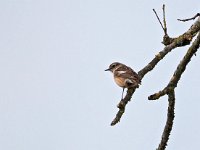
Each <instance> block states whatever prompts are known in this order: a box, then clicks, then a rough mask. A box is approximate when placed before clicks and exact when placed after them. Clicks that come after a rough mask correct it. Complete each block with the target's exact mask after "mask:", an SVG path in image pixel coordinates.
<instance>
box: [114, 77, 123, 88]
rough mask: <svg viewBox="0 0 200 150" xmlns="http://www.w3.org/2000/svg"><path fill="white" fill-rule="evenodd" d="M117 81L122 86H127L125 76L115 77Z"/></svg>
mask: <svg viewBox="0 0 200 150" xmlns="http://www.w3.org/2000/svg"><path fill="white" fill-rule="evenodd" d="M114 79H115V83H117V85H118V86H120V87H125V83H124V78H120V77H115V78H114Z"/></svg>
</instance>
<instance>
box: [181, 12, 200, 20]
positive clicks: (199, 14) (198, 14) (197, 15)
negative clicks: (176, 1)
mask: <svg viewBox="0 0 200 150" xmlns="http://www.w3.org/2000/svg"><path fill="white" fill-rule="evenodd" d="M199 16H200V13H197V14H196V15H195V16H194V17H192V18H188V19H177V20H178V21H183V22H185V21H190V20H194V19H196V18H197V17H199Z"/></svg>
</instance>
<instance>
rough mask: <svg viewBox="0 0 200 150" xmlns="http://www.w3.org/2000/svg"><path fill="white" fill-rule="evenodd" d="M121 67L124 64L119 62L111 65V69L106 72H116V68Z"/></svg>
mask: <svg viewBox="0 0 200 150" xmlns="http://www.w3.org/2000/svg"><path fill="white" fill-rule="evenodd" d="M120 65H122V64H121V63H119V62H114V63H112V64H110V66H109V68H108V69H106V70H105V71H111V72H114V70H115V69H116V68H118V67H119V66H120Z"/></svg>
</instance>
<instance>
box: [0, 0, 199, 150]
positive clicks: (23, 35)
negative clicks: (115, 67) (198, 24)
mask: <svg viewBox="0 0 200 150" xmlns="http://www.w3.org/2000/svg"><path fill="white" fill-rule="evenodd" d="M163 3H165V4H166V15H167V27H168V32H169V35H170V36H173V37H174V36H178V35H180V34H182V33H183V32H185V31H186V30H187V29H188V28H189V27H190V26H191V24H192V23H193V22H194V21H190V22H186V23H183V22H178V21H177V20H176V19H177V18H188V17H192V16H194V15H195V14H196V13H198V12H199V10H200V3H199V1H197V0H190V1H183V0H176V1H173V2H172V1H170V0H168V1H160V0H152V1H144V0H142V1H141V0H124V1H122V0H82V1H77V0H71V1H70V0H54V1H53V0H1V1H0V22H1V23H0V70H1V71H0V149H1V150H122V149H124V150H133V149H134V150H155V149H156V147H157V146H158V144H159V141H160V138H161V135H162V131H163V128H164V125H165V121H166V113H167V97H166V96H165V97H162V98H161V99H160V100H158V101H148V100H147V97H148V96H149V95H150V94H153V93H154V92H157V91H158V90H161V89H162V88H163V87H165V86H166V84H167V83H168V82H169V80H170V77H171V76H172V74H173V72H174V70H175V69H176V66H177V64H178V63H179V62H180V60H181V58H182V57H183V55H184V53H185V52H186V50H187V48H188V46H187V47H184V48H178V49H175V50H174V51H173V52H171V53H170V54H169V55H167V56H166V57H165V58H164V60H162V61H161V62H160V63H159V65H157V66H156V68H155V69H154V70H153V71H152V72H150V73H149V74H147V75H146V76H145V78H144V79H143V81H142V85H141V86H140V88H139V89H138V90H137V91H136V93H135V94H134V96H133V98H132V101H131V102H130V103H129V104H128V105H127V109H126V112H125V114H124V115H123V117H122V119H121V122H120V123H119V124H117V125H116V126H114V127H111V126H110V123H111V121H112V119H113V118H114V116H115V114H116V112H117V111H118V109H117V107H116V105H117V104H118V102H119V100H120V98H121V91H122V89H121V88H120V87H118V86H117V85H116V84H115V83H114V81H113V78H112V75H111V73H109V72H104V70H105V69H106V68H107V67H108V66H109V65H110V63H112V62H114V61H119V62H122V63H125V64H127V65H128V66H131V67H132V68H133V69H134V70H135V71H138V70H140V69H142V68H143V67H144V66H145V65H147V64H148V63H149V61H150V60H151V59H152V58H153V57H154V56H155V54H156V53H158V52H159V51H160V50H162V49H163V47H164V46H163V45H162V44H161V41H162V36H163V31H162V29H161V27H160V25H159V23H158V21H157V19H156V17H155V15H154V13H153V11H152V9H153V8H155V9H156V10H157V11H158V13H159V14H160V16H162V4H163ZM198 66H200V56H199V53H198V52H197V56H196V57H193V58H192V61H191V62H190V64H189V65H188V67H187V69H186V72H185V73H184V74H183V76H182V78H181V81H180V82H179V84H178V87H177V88H176V108H175V120H174V126H173V130H172V133H171V136H170V140H169V143H168V145H169V146H168V147H167V149H168V150H188V149H198V148H199V147H200V142H199V139H200V130H199V126H200V117H199V114H200V109H199V108H200V100H199V90H200V88H199V84H200V79H199V74H200V71H199V67H198Z"/></svg>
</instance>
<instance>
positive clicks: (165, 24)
mask: <svg viewBox="0 0 200 150" xmlns="http://www.w3.org/2000/svg"><path fill="white" fill-rule="evenodd" d="M163 24H164V33H165V35H168V34H167V23H166V18H165V5H164V4H163Z"/></svg>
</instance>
